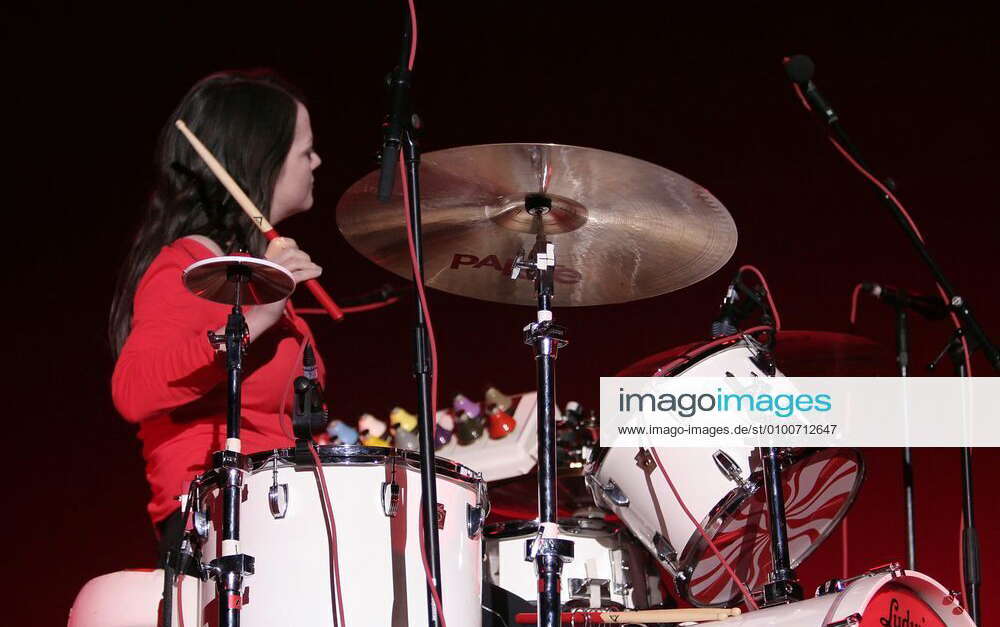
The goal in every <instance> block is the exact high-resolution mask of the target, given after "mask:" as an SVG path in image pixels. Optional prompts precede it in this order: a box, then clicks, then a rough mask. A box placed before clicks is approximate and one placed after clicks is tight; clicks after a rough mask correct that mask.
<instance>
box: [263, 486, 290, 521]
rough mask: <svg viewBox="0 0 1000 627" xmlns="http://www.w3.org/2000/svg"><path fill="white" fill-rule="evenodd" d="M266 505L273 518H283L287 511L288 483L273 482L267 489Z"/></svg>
mask: <svg viewBox="0 0 1000 627" xmlns="http://www.w3.org/2000/svg"><path fill="white" fill-rule="evenodd" d="M267 505H268V507H269V508H270V510H271V516H273V517H274V518H284V517H285V514H286V513H287V512H288V484H287V483H275V484H274V485H272V486H271V488H270V489H269V490H268V491H267Z"/></svg>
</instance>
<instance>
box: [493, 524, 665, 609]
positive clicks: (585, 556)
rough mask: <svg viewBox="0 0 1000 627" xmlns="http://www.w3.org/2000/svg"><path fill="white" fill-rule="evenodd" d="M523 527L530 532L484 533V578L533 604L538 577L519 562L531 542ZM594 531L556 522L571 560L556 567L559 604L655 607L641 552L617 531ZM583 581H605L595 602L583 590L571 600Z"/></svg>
mask: <svg viewBox="0 0 1000 627" xmlns="http://www.w3.org/2000/svg"><path fill="white" fill-rule="evenodd" d="M525 526H528V527H531V529H530V530H527V531H525V532H520V533H519V532H516V531H514V532H498V531H494V530H499V528H500V525H493V526H492V528H493V529H491V530H490V531H488V532H487V534H486V540H485V544H486V564H487V575H488V576H489V579H490V581H491V582H492V583H493V584H494V585H497V586H499V587H501V588H503V589H504V590H507V591H508V592H512V593H514V594H516V595H517V596H519V597H521V598H523V599H525V600H527V601H531V602H534V601H536V599H537V598H538V578H537V576H536V575H535V565H534V562H530V561H526V560H525V559H524V558H525V543H526V542H527V541H528V540H530V539H533V538H534V537H535V524H534V523H527V524H526V525H525ZM600 526H601V527H603V528H599V529H593V528H589V529H588V528H586V526H581V525H579V524H568V523H566V522H565V521H563V522H561V523H560V528H559V536H558V537H559V538H560V539H562V540H571V541H572V542H573V560H572V561H571V562H567V563H565V564H563V568H562V577H561V582H562V585H561V590H562V592H561V601H562V603H563V604H564V605H565V604H568V603H571V602H573V603H574V604H575V605H576V606H577V607H601V606H602V605H606V604H607V602H608V601H610V602H611V603H617V604H619V605H621V606H622V607H624V608H626V609H645V608H647V607H650V606H651V605H652V604H654V603H658V602H660V601H661V600H662V599H661V597H660V591H659V589H658V588H657V587H656V586H657V582H658V578H656V577H654V576H652V575H650V574H649V573H647V570H649V568H648V566H649V564H650V561H649V558H648V555H647V554H646V553H645V550H644V549H643V547H641V546H639V545H638V544H637V543H635V541H633V540H632V539H631V538H630V537H629V536H627V535H626V534H625V533H624V530H623V529H621V528H619V527H616V526H613V525H611V524H609V523H602V524H601V525H600ZM488 529H489V528H488ZM491 531H492V533H491ZM587 579H594V580H603V581H604V582H607V583H606V584H605V583H601V584H598V585H599V588H598V590H599V593H598V594H599V596H598V597H597V598H593V597H591V596H590V592H591V589H590V588H589V586H588V588H587V590H586V591H582V592H578V593H577V594H576V595H574V590H575V589H576V588H577V587H578V586H575V585H574V583H577V582H583V581H585V580H587ZM574 580H576V581H574ZM584 596H585V598H584ZM574 597H575V599H574ZM591 599H593V600H592V601H591ZM581 601H582V603H581Z"/></svg>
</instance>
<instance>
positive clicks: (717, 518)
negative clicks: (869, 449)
mask: <svg viewBox="0 0 1000 627" xmlns="http://www.w3.org/2000/svg"><path fill="white" fill-rule="evenodd" d="M830 448H834V449H838V450H841V451H845V452H847V453H848V454H850V455H851V456H853V458H854V461H855V462H856V463H857V465H858V477H857V479H855V482H854V486H853V487H852V488H851V492H850V494H848V497H847V502H846V504H845V505H844V507H843V512H844V516H846V515H847V513H848V512H849V511H850V509H851V507H852V506H853V505H854V501H855V500H856V499H857V497H858V493H860V491H861V485H862V484H863V483H864V481H865V475H866V469H865V460H864V457H863V456H862V455H861V451H860V449H856V448H849V447H823V448H801V449H797V450H796V451H795V453H793V454H791V455H786V456H785V457H784V458H783V459H782V463H781V471H782V472H784V471H785V470H786V469H788V468H790V467H791V466H794V465H795V464H797V463H799V462H801V461H804V460H806V459H808V458H809V457H811V456H812V455H814V454H815V453H818V452H820V451H824V450H828V449H830ZM747 486H748V488H749V489H744V488H743V487H737V488H735V489H733V490H731V491H730V492H729V493H728V494H727V495H726V496H725V497H723V498H722V499H721V500H720V501H719V502H718V503H717V504H716V506H715V507H713V508H712V510H711V511H710V512H709V513H708V515H706V516H705V518H704V519H703V520H701V521H700V522H701V526H702V527H704V529H705V532H706V533H707V534H708V535H710V536H714V535H715V533H716V532H717V531H718V530H719V527H720V526H721V525H722V522H723V520H727V519H728V518H729V517H730V516H731V515H732V514H733V513H735V511H736V510H737V509H738V508H739V507H740V506H741V505H742V504H743V501H744V500H745V499H747V498H749V497H752V496H753V495H754V494H756V493H757V491H758V490H760V489H761V488H762V487H763V486H764V476H763V471H762V470H756V471H754V472H753V473H751V475H750V477H749V478H748V479H747ZM841 520H843V516H841ZM839 522H840V521H838V522H837V524H839ZM837 524H834V525H830V527H829V529H827V530H826V531H825V532H823V533H822V534H820V536H819V537H818V538H817V539H816V541H815V542H813V543H812V544H810V545H809V547H808V548H807V549H806V550H805V551H803V553H802V554H801V555H799V556H798V557H797V558H796V559H794V560H792V562H791V567H792V568H798V567H799V565H800V564H801V563H802V562H803V561H805V559H806V558H807V557H809V556H810V555H812V553H813V551H815V550H816V549H817V548H819V546H820V545H821V544H823V542H825V541H826V539H827V538H828V537H830V534H832V533H833V531H834V529H836V528H837ZM706 548H708V543H706V542H705V539H704V538H702V537H701V534H699V533H698V532H697V531H695V533H694V534H693V535H692V536H691V538H689V539H688V542H687V544H686V545H685V546H684V550H683V551H681V555H680V558H679V559H678V560H677V563H678V564H679V566H680V574H678V575H677V577H676V584H677V588H678V592H680V593H681V595H682V596H683V597H684V598H685V599H687V600H688V601H689V602H690V603H691V604H692V605H695V606H697V607H715V606H714V605H707V604H705V603H702V602H700V601H698V600H695V599H694V598H692V596H691V594H690V589H689V586H688V584H689V583H690V581H691V576H692V575H693V574H694V567H695V564H693V563H692V562H693V561H694V559H695V558H696V557H697V556H699V555H701V554H702V553H703V552H704V550H705V549H706ZM739 598H740V594H739V592H738V591H737V593H736V594H735V595H734V596H733V597H732V598H731V599H729V600H727V601H723V602H722V604H724V605H725V604H728V603H732V602H734V601H735V600H737V599H739Z"/></svg>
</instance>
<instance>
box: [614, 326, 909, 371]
mask: <svg viewBox="0 0 1000 627" xmlns="http://www.w3.org/2000/svg"><path fill="white" fill-rule="evenodd" d="M706 343H707V342H689V343H687V344H683V345H681V346H676V347H674V348H670V349H667V350H665V351H663V352H660V353H656V354H654V355H650V356H649V357H645V358H643V359H641V360H639V361H637V362H635V363H633V364H631V365H630V366H628V367H626V368H625V369H623V370H622V371H621V372H619V373H618V374H617V375H616V376H619V377H648V376H653V375H654V373H655V372H657V371H658V370H659V369H660V368H661V367H663V366H664V365H666V364H668V363H669V362H671V361H673V360H674V359H676V358H677V357H680V356H681V355H683V354H685V353H687V352H688V351H690V350H692V349H694V348H697V347H699V346H702V345H703V344H706ZM774 363H775V364H776V365H777V366H778V369H779V370H781V372H782V373H783V374H785V375H787V376H795V377H862V376H893V375H894V374H895V371H894V369H893V364H894V363H895V356H894V355H893V352H892V351H891V350H890V349H888V348H886V347H885V346H883V345H881V344H879V343H877V342H874V341H872V340H870V339H868V338H866V337H862V336H860V335H851V334H849V333H835V332H830V331H779V332H778V333H777V335H776V339H775V344H774Z"/></svg>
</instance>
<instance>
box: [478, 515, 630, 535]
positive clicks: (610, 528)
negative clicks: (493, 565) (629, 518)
mask: <svg viewBox="0 0 1000 627" xmlns="http://www.w3.org/2000/svg"><path fill="white" fill-rule="evenodd" d="M591 525H592V526H591ZM559 529H560V531H565V532H566V534H567V535H574V536H581V537H584V536H587V535H588V534H591V533H593V534H608V535H614V534H616V533H620V532H621V531H622V530H623V529H624V526H623V525H620V524H616V523H612V522H609V521H607V520H604V519H601V518H582V519H581V518H560V519H559ZM537 532H538V521H537V520H534V519H532V520H526V519H522V520H506V521H503V522H496V523H490V524H488V525H486V526H485V527H483V537H484V538H487V539H489V540H504V539H507V538H518V537H524V536H530V535H534V534H535V533H537Z"/></svg>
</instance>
